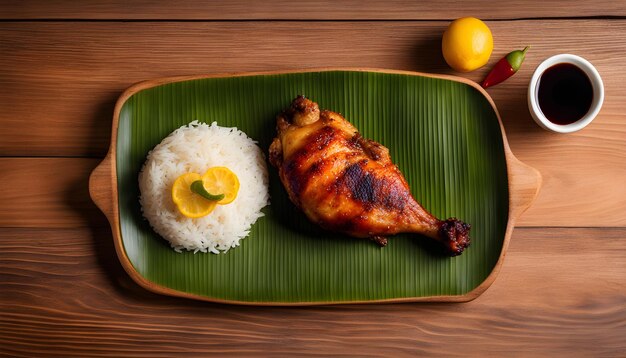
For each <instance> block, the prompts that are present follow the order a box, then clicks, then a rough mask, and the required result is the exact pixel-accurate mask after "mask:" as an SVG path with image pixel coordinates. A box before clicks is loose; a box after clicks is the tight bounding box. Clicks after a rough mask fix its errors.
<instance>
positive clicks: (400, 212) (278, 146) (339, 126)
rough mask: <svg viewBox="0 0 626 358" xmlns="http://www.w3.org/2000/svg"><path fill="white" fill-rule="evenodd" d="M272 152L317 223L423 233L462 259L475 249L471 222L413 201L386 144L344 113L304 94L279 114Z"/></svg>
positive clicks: (367, 231) (380, 236) (360, 231)
mask: <svg viewBox="0 0 626 358" xmlns="http://www.w3.org/2000/svg"><path fill="white" fill-rule="evenodd" d="M276 129H277V132H278V135H277V136H276V138H274V141H273V142H272V144H271V145H270V149H269V157H270V162H271V164H272V165H273V166H275V167H276V168H278V174H279V176H280V180H281V181H282V183H283V185H284V186H285V189H286V190H287V193H288V194H289V198H290V199H291V201H292V202H293V203H294V204H295V205H296V206H297V207H299V208H300V209H302V210H303V211H304V213H305V215H306V216H307V217H308V218H309V220H311V221H312V222H314V223H316V224H318V225H320V226H322V227H323V228H325V229H328V230H331V231H337V232H342V233H345V234H348V235H350V236H354V237H357V238H369V239H372V240H374V241H376V242H377V243H378V244H380V245H381V246H384V245H386V243H387V239H386V237H387V236H389V235H393V234H398V233H417V234H422V235H424V236H426V237H429V238H432V239H435V240H437V241H439V242H440V243H441V244H443V245H444V246H445V248H446V250H447V252H448V253H449V254H450V255H452V256H456V255H459V254H461V253H462V252H463V250H464V249H465V248H466V247H468V246H469V243H470V238H469V230H470V225H468V224H466V223H464V222H462V221H460V220H457V219H455V218H450V219H447V220H439V219H437V218H436V217H434V216H433V215H431V214H430V213H429V212H427V211H426V210H425V209H424V208H422V206H421V205H420V204H419V203H418V202H417V201H416V200H415V199H414V198H413V196H412V195H411V192H410V190H409V186H408V184H407V182H406V180H405V179H404V176H403V175H402V173H401V172H400V170H399V169H398V167H396V166H395V165H394V164H393V163H392V162H391V157H390V156H389V150H388V149H387V148H386V147H384V146H383V145H381V144H379V143H377V142H374V141H372V140H368V139H364V138H363V137H361V135H360V134H359V132H358V131H357V129H356V128H355V127H354V126H353V125H352V124H350V123H349V122H348V121H347V120H346V119H344V118H343V117H342V116H341V115H340V114H338V113H335V112H331V111H328V110H323V111H320V109H319V106H318V105H317V103H315V102H312V101H311V100H309V99H307V98H305V97H304V96H298V97H297V98H296V99H294V100H293V102H292V103H291V106H290V107H289V108H288V109H286V110H284V111H283V112H282V113H281V114H279V115H278V117H277V124H276Z"/></svg>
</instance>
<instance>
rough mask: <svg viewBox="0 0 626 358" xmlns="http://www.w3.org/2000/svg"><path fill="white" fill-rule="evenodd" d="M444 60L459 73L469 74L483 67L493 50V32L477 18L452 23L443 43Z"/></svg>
mask: <svg viewBox="0 0 626 358" xmlns="http://www.w3.org/2000/svg"><path fill="white" fill-rule="evenodd" d="M441 50H442V51H443V58H444V59H445V60H446V62H447V63H448V65H450V67H452V68H453V69H454V70H456V71H459V72H469V71H473V70H475V69H477V68H480V67H482V66H483V65H485V64H486V63H487V61H488V60H489V56H491V51H492V50H493V36H491V30H489V27H487V25H485V23H484V22H482V21H480V20H479V19H477V18H475V17H462V18H460V19H456V20H454V21H452V23H451V24H450V25H449V26H448V28H447V29H446V31H445V32H444V33H443V39H442V41H441Z"/></svg>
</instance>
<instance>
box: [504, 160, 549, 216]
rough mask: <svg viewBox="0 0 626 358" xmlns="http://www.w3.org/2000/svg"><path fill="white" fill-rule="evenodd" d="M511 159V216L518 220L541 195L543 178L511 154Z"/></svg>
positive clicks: (535, 170)
mask: <svg viewBox="0 0 626 358" xmlns="http://www.w3.org/2000/svg"><path fill="white" fill-rule="evenodd" d="M510 159H511V161H510V166H509V170H510V174H509V177H510V178H511V183H510V187H509V190H510V191H511V193H510V195H511V203H510V205H511V208H512V210H511V214H512V216H513V217H514V218H515V219H517V218H518V217H519V216H520V215H521V214H522V213H523V212H524V211H526V209H528V208H529V207H530V205H531V204H532V203H533V201H534V200H535V198H536V197H537V194H539V189H540V188H541V182H542V178H541V173H539V171H538V170H537V169H535V168H533V167H531V166H529V165H527V164H524V163H522V162H521V161H519V159H517V158H516V157H515V156H514V155H512V154H511V156H510Z"/></svg>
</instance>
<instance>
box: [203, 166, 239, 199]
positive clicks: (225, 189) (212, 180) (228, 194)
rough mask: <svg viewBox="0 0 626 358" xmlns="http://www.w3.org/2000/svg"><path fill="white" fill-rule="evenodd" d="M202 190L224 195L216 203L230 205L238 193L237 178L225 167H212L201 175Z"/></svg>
mask: <svg viewBox="0 0 626 358" xmlns="http://www.w3.org/2000/svg"><path fill="white" fill-rule="evenodd" d="M202 183H203V184H204V188H205V189H206V190H207V191H208V192H209V193H213V194H224V198H223V199H222V200H220V201H218V202H217V203H218V204H219V205H226V204H230V203H232V202H233V200H235V198H236V197H237V193H238V192H239V178H237V175H236V174H235V173H233V172H232V171H231V170H230V169H228V168H226V167H213V168H209V170H207V171H206V173H204V175H202Z"/></svg>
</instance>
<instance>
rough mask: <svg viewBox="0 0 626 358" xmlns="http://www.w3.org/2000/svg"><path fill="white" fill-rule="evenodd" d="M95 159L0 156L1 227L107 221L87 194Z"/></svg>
mask: <svg viewBox="0 0 626 358" xmlns="http://www.w3.org/2000/svg"><path fill="white" fill-rule="evenodd" d="M98 162H99V160H98V159H83V158H79V159H74V158H45V159H42V158H0V183H2V186H0V193H1V194H0V195H1V196H0V197H1V198H2V200H0V227H49V228H71V227H79V226H80V227H86V226H89V225H92V224H95V223H99V224H100V226H103V225H106V220H105V219H104V217H103V216H102V215H101V214H100V212H99V211H98V209H97V208H96V206H95V205H94V203H93V202H92V201H91V198H90V197H89V189H88V178H89V174H90V173H91V171H92V170H93V169H94V168H95V167H96V165H97V164H98Z"/></svg>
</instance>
